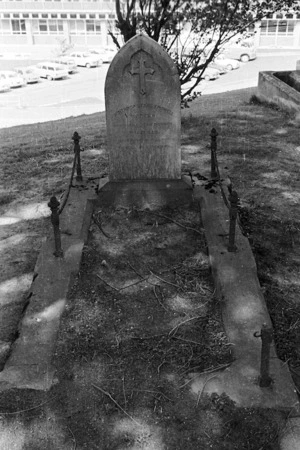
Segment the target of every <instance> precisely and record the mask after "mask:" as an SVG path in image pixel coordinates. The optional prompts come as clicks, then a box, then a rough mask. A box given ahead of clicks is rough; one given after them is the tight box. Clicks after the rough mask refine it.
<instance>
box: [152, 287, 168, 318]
mask: <svg viewBox="0 0 300 450" xmlns="http://www.w3.org/2000/svg"><path fill="white" fill-rule="evenodd" d="M153 292H154V295H155V297H156V300H157V301H158V303H159V304H160V306H161V307H162V308H163V309H164V310H165V311H167V312H169V310H168V309H167V308H166V307H165V306H164V305H163V304H162V302H161V301H160V300H159V298H158V295H157V293H156V289H155V286H153Z"/></svg>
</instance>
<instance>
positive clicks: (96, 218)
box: [92, 214, 112, 239]
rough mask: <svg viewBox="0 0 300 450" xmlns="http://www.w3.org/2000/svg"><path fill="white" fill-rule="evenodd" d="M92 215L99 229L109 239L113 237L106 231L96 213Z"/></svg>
mask: <svg viewBox="0 0 300 450" xmlns="http://www.w3.org/2000/svg"><path fill="white" fill-rule="evenodd" d="M92 217H93V220H94V222H95V224H96V225H97V227H98V228H99V230H100V231H101V232H102V233H103V234H104V236H105V237H107V238H108V239H112V236H110V235H109V234H107V233H106V231H104V230H103V228H102V225H101V222H100V220H99V219H98V217H97V216H96V214H93V216H92Z"/></svg>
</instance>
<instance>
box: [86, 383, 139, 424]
mask: <svg viewBox="0 0 300 450" xmlns="http://www.w3.org/2000/svg"><path fill="white" fill-rule="evenodd" d="M92 386H93V387H94V388H95V389H97V390H98V391H100V392H102V394H104V395H106V396H107V397H108V398H110V399H111V401H112V402H113V403H114V404H115V405H116V406H117V407H118V408H119V409H120V411H122V412H123V413H124V414H126V416H127V417H129V419H131V420H132V421H133V422H135V423H136V424H137V425H141V424H140V423H139V422H137V421H136V420H135V419H134V418H133V417H132V416H131V415H130V414H128V412H126V411H125V409H123V408H122V406H120V405H119V403H118V402H117V401H116V400H115V399H114V398H113V397H112V396H111V394H110V393H109V392H106V391H104V390H103V389H101V388H100V387H99V386H96V384H93V383H92Z"/></svg>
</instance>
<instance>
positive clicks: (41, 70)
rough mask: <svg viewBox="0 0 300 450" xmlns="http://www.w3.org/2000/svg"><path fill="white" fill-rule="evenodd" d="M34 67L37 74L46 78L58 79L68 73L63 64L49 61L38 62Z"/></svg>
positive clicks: (66, 75)
mask: <svg viewBox="0 0 300 450" xmlns="http://www.w3.org/2000/svg"><path fill="white" fill-rule="evenodd" d="M36 68H37V72H38V74H39V76H40V77H42V78H47V80H60V79H63V78H67V77H68V75H69V73H68V69H67V68H66V67H65V66H63V65H62V64H57V63H54V62H50V61H45V62H41V63H38V64H37V65H36Z"/></svg>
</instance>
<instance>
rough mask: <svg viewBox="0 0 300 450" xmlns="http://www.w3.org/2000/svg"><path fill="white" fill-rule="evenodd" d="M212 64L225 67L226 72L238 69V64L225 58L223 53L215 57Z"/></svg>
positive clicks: (234, 60)
mask: <svg viewBox="0 0 300 450" xmlns="http://www.w3.org/2000/svg"><path fill="white" fill-rule="evenodd" d="M213 62H215V63H217V64H219V65H220V66H222V67H225V68H226V69H227V70H232V69H238V68H239V67H240V63H239V62H238V61H237V60H236V59H230V58H226V56H224V54H223V53H221V54H220V55H217V56H216V57H215V58H214V60H213Z"/></svg>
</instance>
